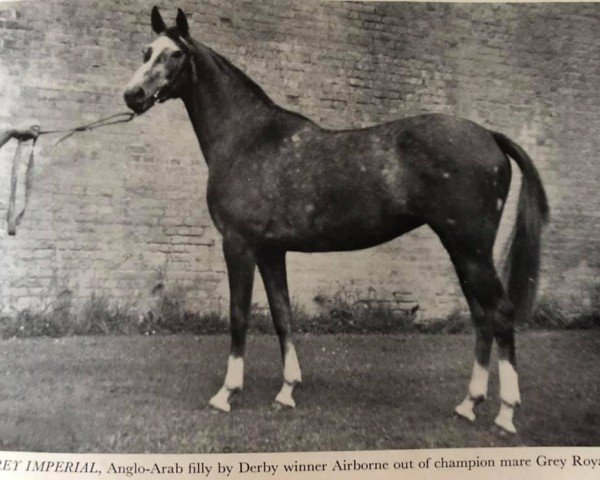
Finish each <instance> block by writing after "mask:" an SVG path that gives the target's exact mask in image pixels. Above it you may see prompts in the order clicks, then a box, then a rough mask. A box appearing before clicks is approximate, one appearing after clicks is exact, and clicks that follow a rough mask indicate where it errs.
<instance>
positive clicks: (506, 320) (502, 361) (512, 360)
mask: <svg viewBox="0 0 600 480" xmlns="http://www.w3.org/2000/svg"><path fill="white" fill-rule="evenodd" d="M494 336H495V338H496V343H497V344H498V372H499V376H500V402H501V403H500V411H499V412H498V415H497V416H496V419H495V423H496V425H498V426H500V427H501V428H503V429H504V430H507V431H509V432H511V433H516V431H517V430H516V428H515V426H514V423H513V414H514V411H515V408H516V407H518V406H519V405H520V404H521V394H520V391H519V377H518V375H517V360H516V348H515V329H514V324H513V308H512V305H511V304H510V302H509V301H508V299H506V298H503V299H502V301H501V302H500V305H499V306H498V309H497V310H496V312H495V317H494Z"/></svg>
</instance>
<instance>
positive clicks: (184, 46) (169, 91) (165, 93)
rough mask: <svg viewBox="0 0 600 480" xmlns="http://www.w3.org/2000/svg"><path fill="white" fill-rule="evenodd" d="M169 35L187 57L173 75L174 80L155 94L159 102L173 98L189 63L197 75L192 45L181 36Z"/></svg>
mask: <svg viewBox="0 0 600 480" xmlns="http://www.w3.org/2000/svg"><path fill="white" fill-rule="evenodd" d="M167 36H168V37H169V38H170V39H171V40H173V42H175V44H176V45H177V46H178V47H179V48H180V50H181V51H182V52H183V54H184V55H185V58H184V59H183V61H182V62H181V64H180V65H179V68H178V69H177V72H175V76H174V77H173V80H172V81H171V82H169V84H168V85H166V86H165V87H163V88H161V89H160V90H159V91H158V92H156V94H155V95H156V98H157V100H158V102H159V103H162V102H164V101H166V100H168V99H170V98H173V92H174V91H175V88H176V87H177V86H178V82H179V80H180V78H181V75H182V74H183V72H184V70H185V69H186V67H187V64H188V63H189V65H190V66H191V68H192V71H193V73H194V76H195V69H196V66H195V65H194V62H193V61H192V55H191V48H190V45H189V44H188V43H187V42H186V41H185V40H183V39H182V38H181V37H179V36H175V35H173V36H171V35H168V34H167Z"/></svg>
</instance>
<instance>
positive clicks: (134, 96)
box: [124, 86, 146, 104]
mask: <svg viewBox="0 0 600 480" xmlns="http://www.w3.org/2000/svg"><path fill="white" fill-rule="evenodd" d="M124 96H125V101H126V102H127V103H128V104H129V103H131V102H139V101H141V100H144V99H145V98H146V92H144V89H143V88H142V87H139V86H137V87H132V88H128V89H127V90H126V91H125V95H124Z"/></svg>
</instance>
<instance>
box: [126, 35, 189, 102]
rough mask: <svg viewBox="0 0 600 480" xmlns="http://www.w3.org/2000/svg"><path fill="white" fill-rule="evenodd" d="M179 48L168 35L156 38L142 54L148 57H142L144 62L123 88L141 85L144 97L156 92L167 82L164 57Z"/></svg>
mask: <svg viewBox="0 0 600 480" xmlns="http://www.w3.org/2000/svg"><path fill="white" fill-rule="evenodd" d="M179 50H180V48H179V47H178V46H177V44H176V43H175V42H174V41H173V40H171V39H170V38H169V37H165V36H161V37H159V38H157V39H156V40H155V41H154V42H152V43H151V44H150V45H149V46H148V47H147V50H146V51H145V53H144V55H148V54H150V56H149V58H144V64H143V65H142V66H141V67H140V68H139V69H138V70H137V71H136V72H135V74H134V75H133V77H132V78H131V80H130V81H129V83H128V84H127V86H126V87H125V89H126V90H131V89H134V88H135V87H142V88H143V89H144V91H145V92H146V97H151V96H152V95H154V94H156V93H157V92H158V91H159V90H160V89H161V88H163V87H165V86H167V85H168V83H169V80H168V78H167V74H168V71H167V62H166V59H167V58H168V57H169V56H170V55H172V54H173V53H174V52H176V51H179ZM165 54H166V55H165Z"/></svg>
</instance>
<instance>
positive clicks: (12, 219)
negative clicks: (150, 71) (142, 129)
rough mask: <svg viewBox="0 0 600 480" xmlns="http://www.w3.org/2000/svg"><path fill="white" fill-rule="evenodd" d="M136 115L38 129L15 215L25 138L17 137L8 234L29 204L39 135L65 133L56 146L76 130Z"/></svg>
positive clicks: (114, 122)
mask: <svg viewBox="0 0 600 480" xmlns="http://www.w3.org/2000/svg"><path fill="white" fill-rule="evenodd" d="M136 116H137V114H136V113H133V112H121V113H117V114H115V115H110V116H108V117H104V118H100V119H99V120H95V121H93V122H91V123H88V124H85V125H80V126H78V127H74V128H65V129H59V130H39V131H38V133H37V137H34V138H33V140H32V142H31V150H30V152H29V161H28V162H27V170H26V171H25V198H24V200H23V208H22V210H21V212H20V213H19V214H18V215H16V214H15V209H16V198H17V183H18V179H19V166H20V164H21V150H22V147H23V143H24V142H26V141H27V140H23V139H20V138H19V139H18V142H19V143H18V144H17V149H16V150H15V155H14V157H13V164H12V170H11V175H10V197H9V199H8V213H7V231H8V234H9V235H16V233H17V227H18V226H19V225H20V224H21V220H23V216H24V215H25V209H26V208H27V205H28V204H29V199H30V197H31V190H32V187H33V165H34V163H35V144H36V142H37V139H38V137H39V136H40V135H49V134H53V133H65V132H66V135H63V136H62V137H60V138H59V139H58V141H57V142H56V143H55V144H54V145H53V147H52V148H54V147H56V146H57V145H58V144H59V143H61V142H62V141H64V140H66V139H67V138H69V137H71V136H72V135H74V134H75V133H77V132H85V131H91V130H95V129H96V128H100V127H107V126H109V125H116V124H118V123H126V122H130V121H131V120H133V119H134V118H135V117H136Z"/></svg>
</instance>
